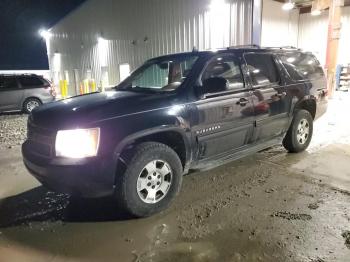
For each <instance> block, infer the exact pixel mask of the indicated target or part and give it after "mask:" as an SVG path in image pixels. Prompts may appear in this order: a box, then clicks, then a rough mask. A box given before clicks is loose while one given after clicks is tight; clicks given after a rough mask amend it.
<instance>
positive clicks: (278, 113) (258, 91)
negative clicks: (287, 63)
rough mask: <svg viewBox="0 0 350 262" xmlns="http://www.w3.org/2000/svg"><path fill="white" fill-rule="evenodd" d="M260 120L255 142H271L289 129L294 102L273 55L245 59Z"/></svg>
mask: <svg viewBox="0 0 350 262" xmlns="http://www.w3.org/2000/svg"><path fill="white" fill-rule="evenodd" d="M244 59H245V61H246V65H247V71H248V76H249V79H250V84H251V86H252V89H253V97H252V99H253V104H254V112H255V116H256V128H255V131H254V138H253V139H254V140H255V141H264V140H270V139H272V138H274V137H276V136H278V135H281V134H283V133H284V132H285V131H286V129H287V128H288V123H289V117H288V115H289V110H290V101H288V99H287V93H286V88H285V85H284V82H283V80H282V78H281V75H280V68H279V67H278V64H276V62H275V58H274V56H273V55H272V54H268V53H249V54H245V55H244Z"/></svg>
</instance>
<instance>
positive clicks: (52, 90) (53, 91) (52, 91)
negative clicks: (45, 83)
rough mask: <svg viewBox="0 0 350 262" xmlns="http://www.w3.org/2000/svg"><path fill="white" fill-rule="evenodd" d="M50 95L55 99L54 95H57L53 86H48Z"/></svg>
mask: <svg viewBox="0 0 350 262" xmlns="http://www.w3.org/2000/svg"><path fill="white" fill-rule="evenodd" d="M50 94H51V95H52V96H53V97H56V95H57V93H56V89H55V86H54V85H53V84H51V85H50Z"/></svg>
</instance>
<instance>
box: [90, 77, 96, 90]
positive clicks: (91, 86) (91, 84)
mask: <svg viewBox="0 0 350 262" xmlns="http://www.w3.org/2000/svg"><path fill="white" fill-rule="evenodd" d="M90 90H91V92H96V83H95V80H93V79H92V80H90Z"/></svg>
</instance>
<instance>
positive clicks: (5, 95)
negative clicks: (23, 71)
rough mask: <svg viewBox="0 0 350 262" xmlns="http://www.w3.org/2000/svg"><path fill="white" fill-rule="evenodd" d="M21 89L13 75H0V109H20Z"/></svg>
mask: <svg viewBox="0 0 350 262" xmlns="http://www.w3.org/2000/svg"><path fill="white" fill-rule="evenodd" d="M22 98H23V90H22V89H21V88H20V86H19V85H18V81H17V79H16V77H15V76H0V110H1V111H9V110H20V109H22V104H21V102H22Z"/></svg>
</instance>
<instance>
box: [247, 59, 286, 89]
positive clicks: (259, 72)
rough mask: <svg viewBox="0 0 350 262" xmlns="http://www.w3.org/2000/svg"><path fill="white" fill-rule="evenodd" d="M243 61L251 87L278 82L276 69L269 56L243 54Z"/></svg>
mask: <svg viewBox="0 0 350 262" xmlns="http://www.w3.org/2000/svg"><path fill="white" fill-rule="evenodd" d="M244 59H245V61H246V63H247V69H248V72H249V75H250V78H251V80H252V84H253V86H261V85H271V84H275V83H278V82H279V80H280V77H279V73H278V69H277V66H276V64H275V61H274V59H273V56H272V55H271V54H245V55H244Z"/></svg>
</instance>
